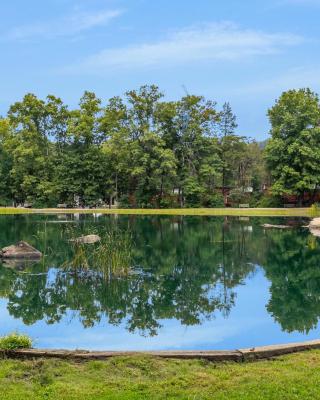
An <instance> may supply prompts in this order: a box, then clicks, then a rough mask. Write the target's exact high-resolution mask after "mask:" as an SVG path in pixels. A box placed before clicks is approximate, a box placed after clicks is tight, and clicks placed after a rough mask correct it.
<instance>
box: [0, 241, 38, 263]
mask: <svg viewBox="0 0 320 400" xmlns="http://www.w3.org/2000/svg"><path fill="white" fill-rule="evenodd" d="M0 257H2V258H4V259H24V260H38V259H40V258H41V257H42V253H41V252H40V251H39V250H37V249H35V248H34V247H32V246H31V245H30V244H29V243H27V242H22V241H21V242H18V243H17V244H14V245H12V246H8V247H4V248H3V249H2V250H1V251H0Z"/></svg>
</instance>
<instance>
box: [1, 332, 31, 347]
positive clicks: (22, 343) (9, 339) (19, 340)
mask: <svg viewBox="0 0 320 400" xmlns="http://www.w3.org/2000/svg"><path fill="white" fill-rule="evenodd" d="M31 347H32V340H31V339H30V338H29V336H26V335H21V334H19V333H16V332H13V333H10V334H9V335H6V336H0V350H15V349H30V348H31Z"/></svg>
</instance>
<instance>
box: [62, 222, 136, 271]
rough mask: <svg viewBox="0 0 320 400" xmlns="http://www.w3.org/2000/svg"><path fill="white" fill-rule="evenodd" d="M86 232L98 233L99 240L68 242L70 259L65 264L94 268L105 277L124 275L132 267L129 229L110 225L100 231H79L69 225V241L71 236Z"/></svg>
mask: <svg viewBox="0 0 320 400" xmlns="http://www.w3.org/2000/svg"><path fill="white" fill-rule="evenodd" d="M87 234H99V236H100V237H101V241H100V242H98V243H95V244H84V243H79V242H78V241H72V242H70V245H71V247H72V254H73V255H72V259H71V261H70V262H68V263H67V264H66V265H68V266H71V267H72V268H77V269H95V270H98V271H100V272H102V273H103V275H104V276H105V277H110V276H111V275H117V276H120V275H126V274H128V273H129V271H130V269H131V267H132V258H133V257H132V248H133V238H132V234H131V233H130V232H129V231H126V230H121V229H119V228H118V227H111V228H109V229H107V230H104V231H102V232H101V231H100V232H98V233H97V232H92V231H91V232H89V233H85V232H83V231H82V232H79V230H77V229H76V228H75V227H69V229H68V234H67V235H68V237H69V241H70V239H71V238H72V239H73V238H76V237H80V236H85V235H87Z"/></svg>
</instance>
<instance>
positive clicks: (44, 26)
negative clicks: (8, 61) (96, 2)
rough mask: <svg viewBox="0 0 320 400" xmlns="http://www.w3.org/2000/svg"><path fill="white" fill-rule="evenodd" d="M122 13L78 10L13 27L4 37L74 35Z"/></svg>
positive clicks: (23, 38) (117, 11)
mask: <svg viewBox="0 0 320 400" xmlns="http://www.w3.org/2000/svg"><path fill="white" fill-rule="evenodd" d="M121 14H122V11H121V10H103V11H97V12H79V11H75V12H74V13H73V14H71V15H68V16H66V17H62V18H59V19H56V20H51V21H41V22H38V23H34V24H30V25H23V26H18V27H15V28H13V29H12V30H11V31H9V32H8V33H7V34H6V35H4V38H6V39H11V40H28V39H33V38H35V37H36V38H37V37H39V38H41V39H43V38H45V39H53V38H57V37H59V36H74V35H77V34H80V33H82V32H84V31H87V30H89V29H92V28H95V27H98V26H104V25H106V24H108V23H109V22H110V21H111V20H112V19H114V18H116V17H118V16H119V15H121Z"/></svg>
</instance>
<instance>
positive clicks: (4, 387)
mask: <svg viewBox="0 0 320 400" xmlns="http://www.w3.org/2000/svg"><path fill="white" fill-rule="evenodd" d="M319 382H320V351H317V350H314V351H307V352H303V353H296V354H292V355H289V356H283V357H280V358H277V359H276V360H272V361H270V360H269V361H260V362H251V363H241V364H237V363H225V364H213V363H209V362H205V361H200V360H192V361H191V360H165V359H158V358H152V357H148V356H136V357H119V358H112V359H109V360H108V361H90V362H87V363H74V362H67V361H58V360H53V359H48V360H34V361H14V360H1V361H0V385H1V394H0V398H1V400H22V399H23V400H29V399H32V400H38V399H54V400H56V399H59V400H71V399H74V400H102V399H108V400H109V399H110V400H111V399H117V400H122V399H126V400H128V399H139V400H140V399H152V400H157V399H184V400H186V399H190V400H191V399H193V400H195V399H196V400H200V399H210V400H212V399H214V400H216V399H217V400H219V399H221V400H222V399H224V400H232V399H237V400H239V399H246V400H250V399H252V400H259V399H263V400H268V399H275V400H279V399H285V400H290V399H304V400H308V399H310V400H315V399H320V385H319Z"/></svg>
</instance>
